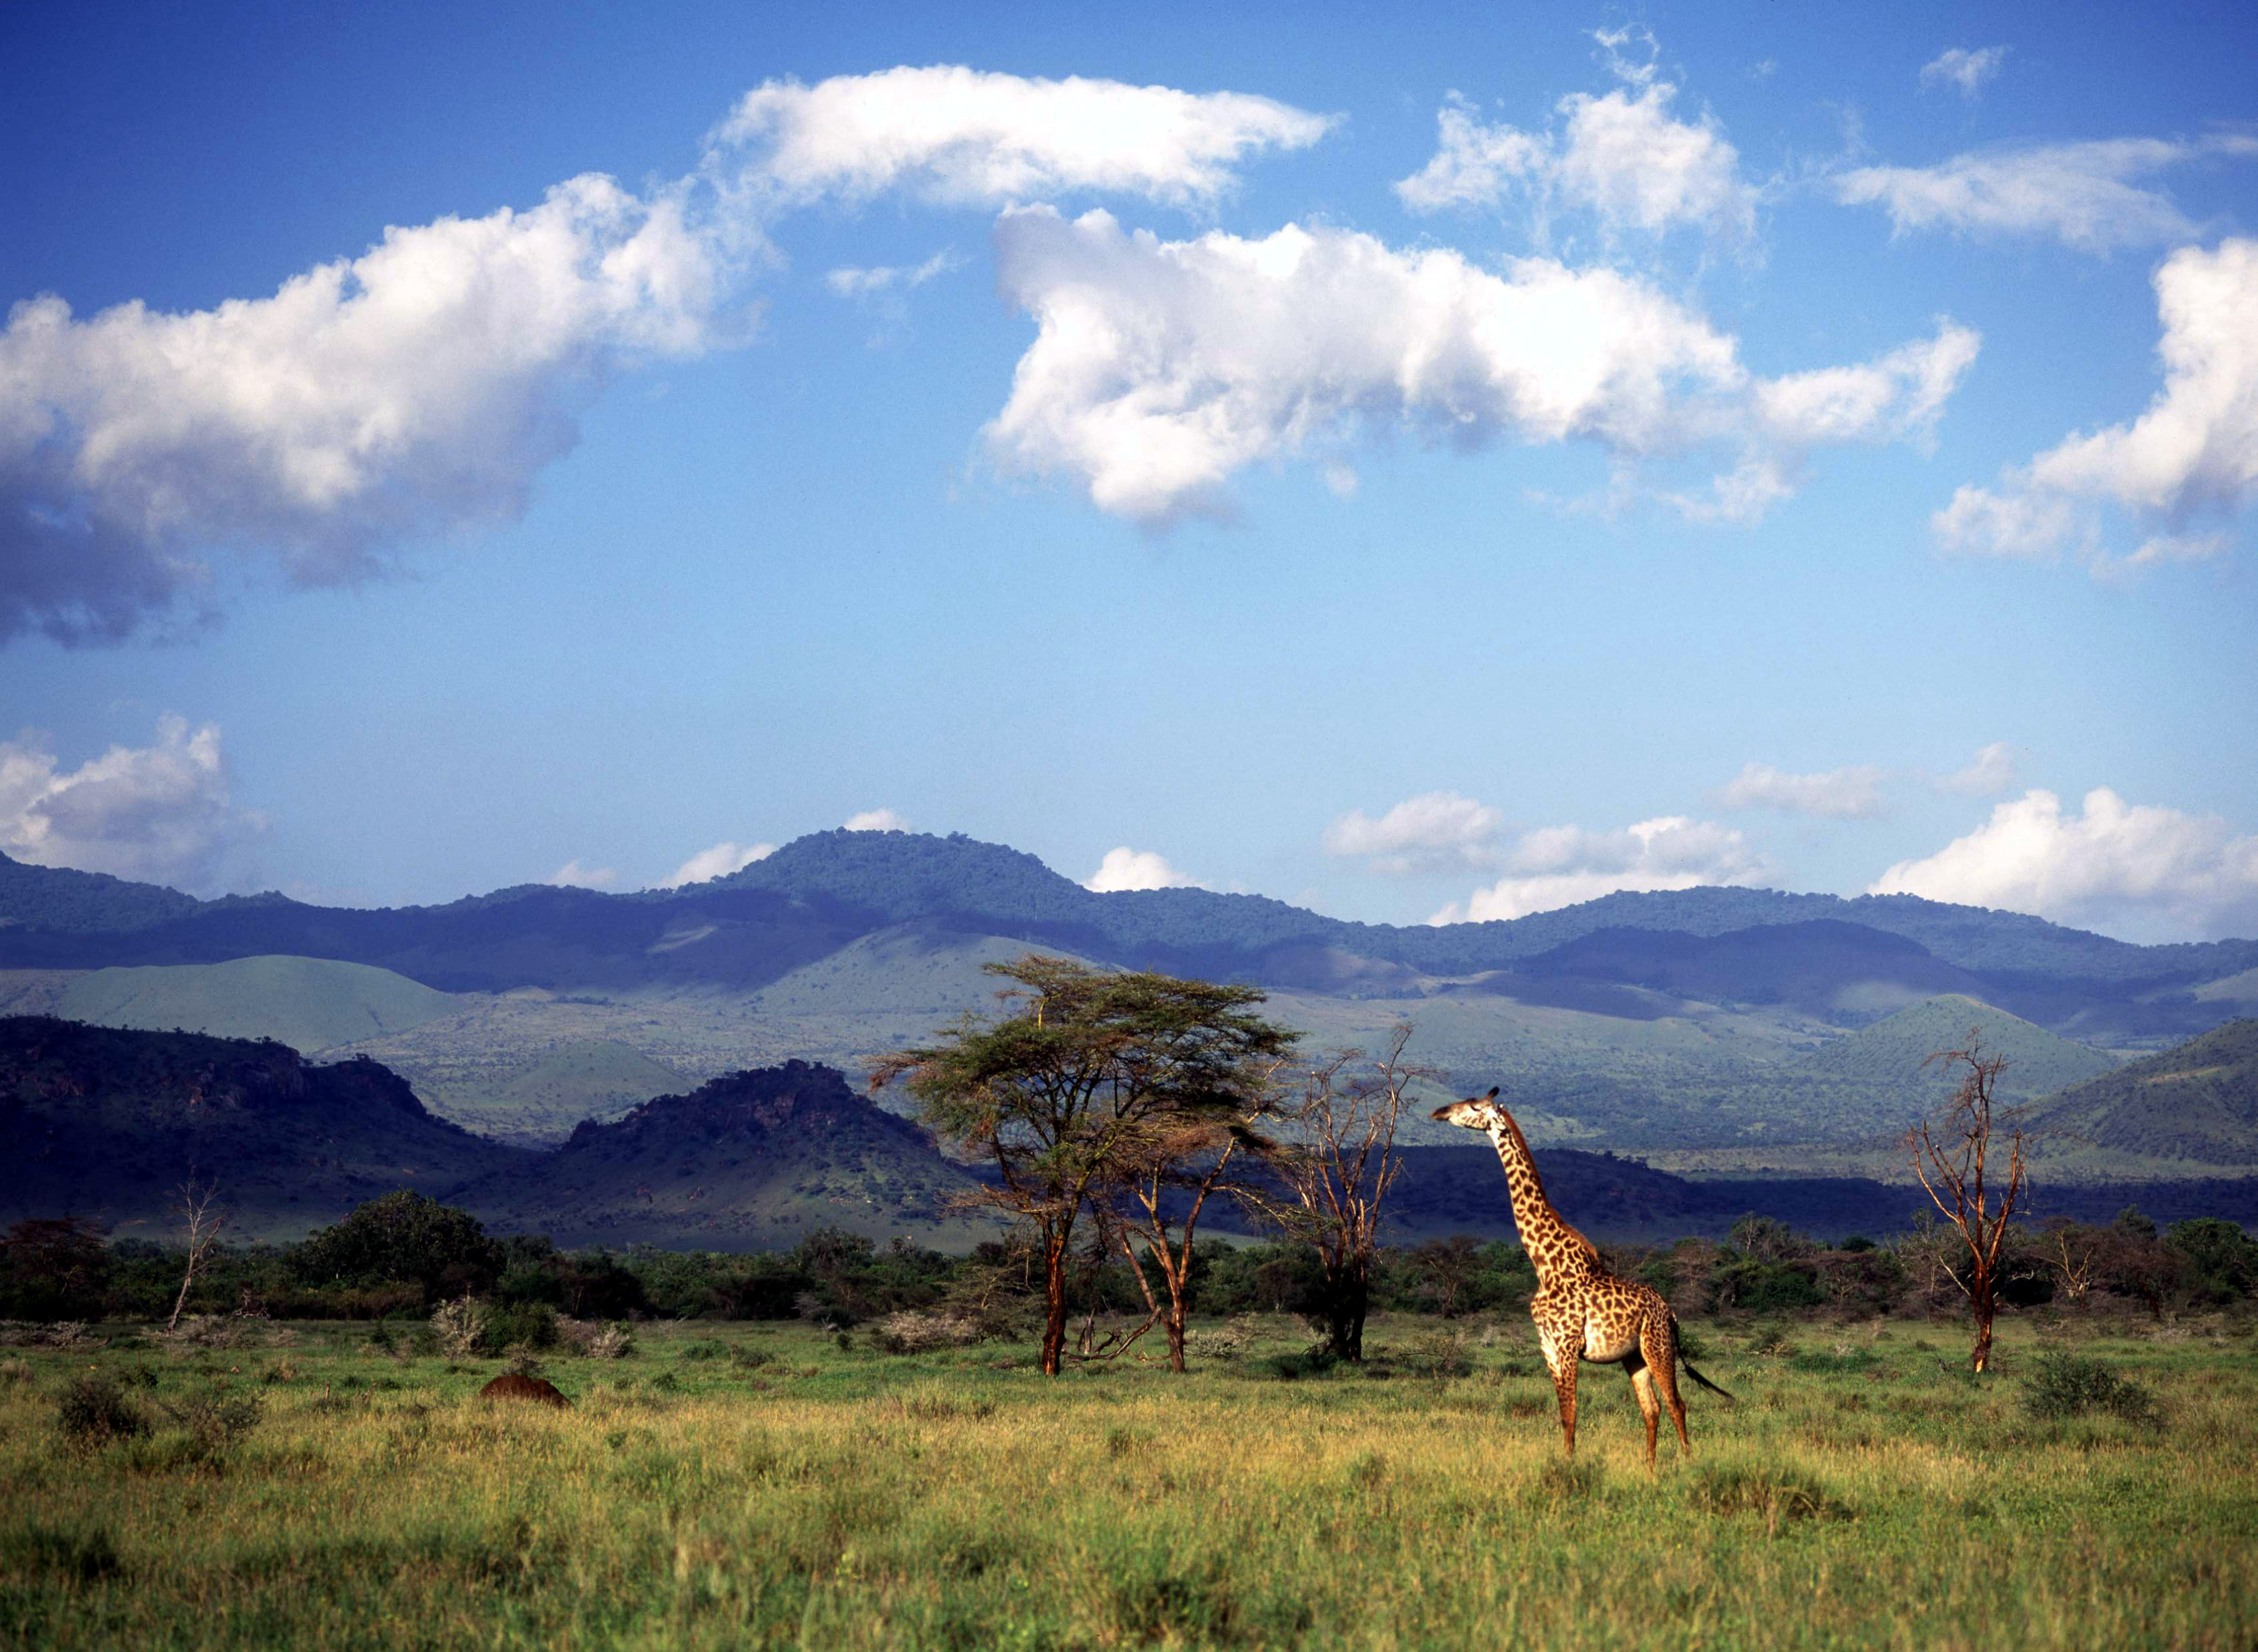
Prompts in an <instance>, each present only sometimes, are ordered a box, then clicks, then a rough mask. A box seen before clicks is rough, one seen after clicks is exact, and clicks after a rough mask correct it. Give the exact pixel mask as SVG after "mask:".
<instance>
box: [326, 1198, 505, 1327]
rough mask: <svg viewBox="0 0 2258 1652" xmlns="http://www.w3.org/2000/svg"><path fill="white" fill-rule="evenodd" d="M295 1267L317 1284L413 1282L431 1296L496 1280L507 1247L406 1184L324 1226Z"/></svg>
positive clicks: (463, 1214) (466, 1214)
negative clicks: (503, 1246) (405, 1186)
mask: <svg viewBox="0 0 2258 1652" xmlns="http://www.w3.org/2000/svg"><path fill="white" fill-rule="evenodd" d="M292 1265H293V1266H295V1268H296V1269H297V1271H298V1273H299V1276H300V1277H301V1278H302V1279H303V1280H306V1281H307V1282H308V1283H309V1284H313V1285H325V1284H343V1285H381V1284H385V1283H387V1282H389V1281H395V1280H413V1281H414V1282H415V1284H416V1285H418V1286H420V1287H422V1292H423V1298H424V1300H425V1301H431V1300H432V1299H433V1298H435V1297H437V1296H440V1295H443V1294H451V1293H452V1292H454V1291H467V1290H468V1289H473V1288H481V1287H485V1286H486V1285H487V1284H489V1283H491V1282H492V1281H493V1278H494V1276H495V1274H496V1273H499V1272H501V1265H502V1251H501V1246H500V1245H498V1244H495V1243H494V1242H493V1240H492V1239H489V1238H488V1237H486V1230H485V1229H484V1228H483V1227H481V1226H480V1225H479V1221H478V1218H477V1217H475V1216H472V1215H471V1214H470V1213H469V1212H468V1211H466V1210H458V1209H454V1208H453V1207H452V1206H451V1205H443V1204H441V1203H440V1202H438V1201H437V1200H436V1199H430V1198H426V1197H425V1196H424V1195H422V1194H420V1193H415V1192H412V1191H410V1190H409V1189H408V1188H401V1189H400V1191H398V1192H397V1193H388V1194H386V1195H384V1197H382V1198H381V1199H372V1200H370V1201H369V1202H367V1203H366V1204H363V1205H361V1206H359V1207H358V1208H357V1209H354V1210H353V1212H352V1213H351V1215H350V1216H346V1217H345V1219H344V1221H342V1222H340V1223H337V1225H336V1226H335V1227H330V1228H323V1229H322V1230H320V1231H319V1232H317V1233H316V1234H315V1235H314V1236H313V1237H311V1238H309V1239H308V1240H307V1241H306V1243H305V1244H302V1245H300V1246H299V1247H298V1249H297V1251H296V1252H295V1255H294V1256H293V1258H292Z"/></svg>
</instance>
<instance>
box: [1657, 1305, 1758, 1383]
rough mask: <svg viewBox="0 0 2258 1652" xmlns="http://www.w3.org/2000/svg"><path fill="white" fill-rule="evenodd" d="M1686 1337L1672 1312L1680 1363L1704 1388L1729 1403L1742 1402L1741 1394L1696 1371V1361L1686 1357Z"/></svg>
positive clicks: (1672, 1338)
mask: <svg viewBox="0 0 2258 1652" xmlns="http://www.w3.org/2000/svg"><path fill="white" fill-rule="evenodd" d="M1685 1337H1686V1333H1685V1332H1684V1331H1682V1330H1680V1329H1679V1327H1678V1315H1675V1314H1672V1315H1671V1316H1670V1341H1671V1345H1672V1347H1673V1348H1675V1349H1676V1350H1677V1351H1678V1363H1679V1365H1683V1366H1685V1367H1686V1375H1687V1376H1689V1377H1691V1378H1693V1380H1694V1381H1696V1382H1698V1383H1700V1384H1701V1386H1703V1387H1704V1388H1707V1389H1708V1391H1709V1392H1710V1393H1714V1394H1718V1395H1721V1396H1722V1398H1723V1399H1724V1400H1725V1401H1726V1402H1727V1403H1728V1404H1729V1405H1738V1404H1740V1403H1741V1402H1740V1399H1739V1396H1737V1395H1736V1394H1733V1393H1728V1392H1727V1391H1726V1390H1725V1389H1722V1388H1720V1387H1719V1386H1717V1385H1716V1384H1715V1383H1714V1382H1711V1381H1710V1380H1709V1379H1708V1378H1707V1377H1705V1376H1703V1375H1702V1374H1701V1372H1699V1371H1696V1370H1695V1369H1694V1368H1693V1361H1692V1360H1690V1359H1688V1358H1686V1341H1685Z"/></svg>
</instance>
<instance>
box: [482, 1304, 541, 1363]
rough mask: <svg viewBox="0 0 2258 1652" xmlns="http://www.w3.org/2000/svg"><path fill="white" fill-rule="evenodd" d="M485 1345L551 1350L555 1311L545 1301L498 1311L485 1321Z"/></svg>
mask: <svg viewBox="0 0 2258 1652" xmlns="http://www.w3.org/2000/svg"><path fill="white" fill-rule="evenodd" d="M485 1342H486V1346H487V1347H488V1348H490V1349H491V1348H530V1349H534V1350H536V1351H538V1350H541V1349H545V1348H554V1347H556V1346H557V1310H556V1309H555V1308H551V1307H550V1306H549V1305H548V1304H547V1303H546V1302H520V1303H518V1304H517V1305H516V1306H515V1307H511V1308H500V1309H497V1310H495V1311H494V1312H493V1314H492V1315H490V1316H489V1317H488V1318H487V1320H486V1336H485Z"/></svg>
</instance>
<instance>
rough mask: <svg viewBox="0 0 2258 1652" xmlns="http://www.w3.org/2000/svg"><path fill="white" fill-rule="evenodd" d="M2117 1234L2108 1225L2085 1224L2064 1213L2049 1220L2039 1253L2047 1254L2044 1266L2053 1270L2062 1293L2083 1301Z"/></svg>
mask: <svg viewBox="0 0 2258 1652" xmlns="http://www.w3.org/2000/svg"><path fill="white" fill-rule="evenodd" d="M2116 1237H2117V1236H2116V1235H2115V1234H2114V1233H2112V1231H2111V1230H2109V1229H2107V1228H2096V1227H2088V1226H2087V1225H2085V1224H2084V1223H2079V1222H2072V1221H2070V1219H2069V1218H2068V1217H2067V1216H2056V1217H2053V1218H2051V1219H2050V1220H2049V1221H2048V1223H2046V1240H2045V1243H2044V1244H2041V1246H2040V1254H2041V1255H2042V1256H2043V1257H2044V1258H2046V1265H2047V1266H2048V1267H2049V1268H2051V1269H2053V1270H2054V1276H2055V1278H2056V1279H2057V1280H2061V1281H2062V1289H2063V1294H2064V1295H2065V1296H2067V1297H2069V1298H2070V1301H2073V1302H2078V1301H2084V1300H2085V1298H2086V1296H2087V1295H2088V1294H2091V1291H2092V1289H2093V1287H2095V1286H2096V1285H2097V1284H2098V1283H2099V1282H2100V1280H2101V1275H2102V1272H2103V1270H2104V1269H2105V1267H2106V1266H2108V1262H2109V1252H2110V1248H2111V1245H2112V1242H2113V1241H2114V1240H2115V1238H2116Z"/></svg>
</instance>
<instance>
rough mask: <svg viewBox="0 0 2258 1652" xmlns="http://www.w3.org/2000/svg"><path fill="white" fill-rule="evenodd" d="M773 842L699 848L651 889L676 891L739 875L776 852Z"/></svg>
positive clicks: (722, 844) (719, 844)
mask: <svg viewBox="0 0 2258 1652" xmlns="http://www.w3.org/2000/svg"><path fill="white" fill-rule="evenodd" d="M776 848H777V846H776V845H775V844H773V843H749V844H747V843H717V844H715V845H714V847H712V848H710V849H700V850H699V851H698V853H697V854H693V855H692V856H691V857H690V858H689V859H688V860H686V861H684V862H683V863H682V864H681V865H680V866H678V867H676V868H675V869H674V876H672V877H667V878H661V879H660V880H659V881H658V882H657V883H654V884H653V885H651V887H652V888H653V889H680V888H682V887H683V886H684V885H685V884H687V883H709V882H711V881H712V880H713V879H714V878H717V877H727V876H729V874H730V873H732V872H742V871H743V870H744V869H746V868H747V867H749V866H750V865H751V864H752V863H753V862H754V861H765V860H766V859H768V857H769V856H770V855H771V854H775V853H776Z"/></svg>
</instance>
